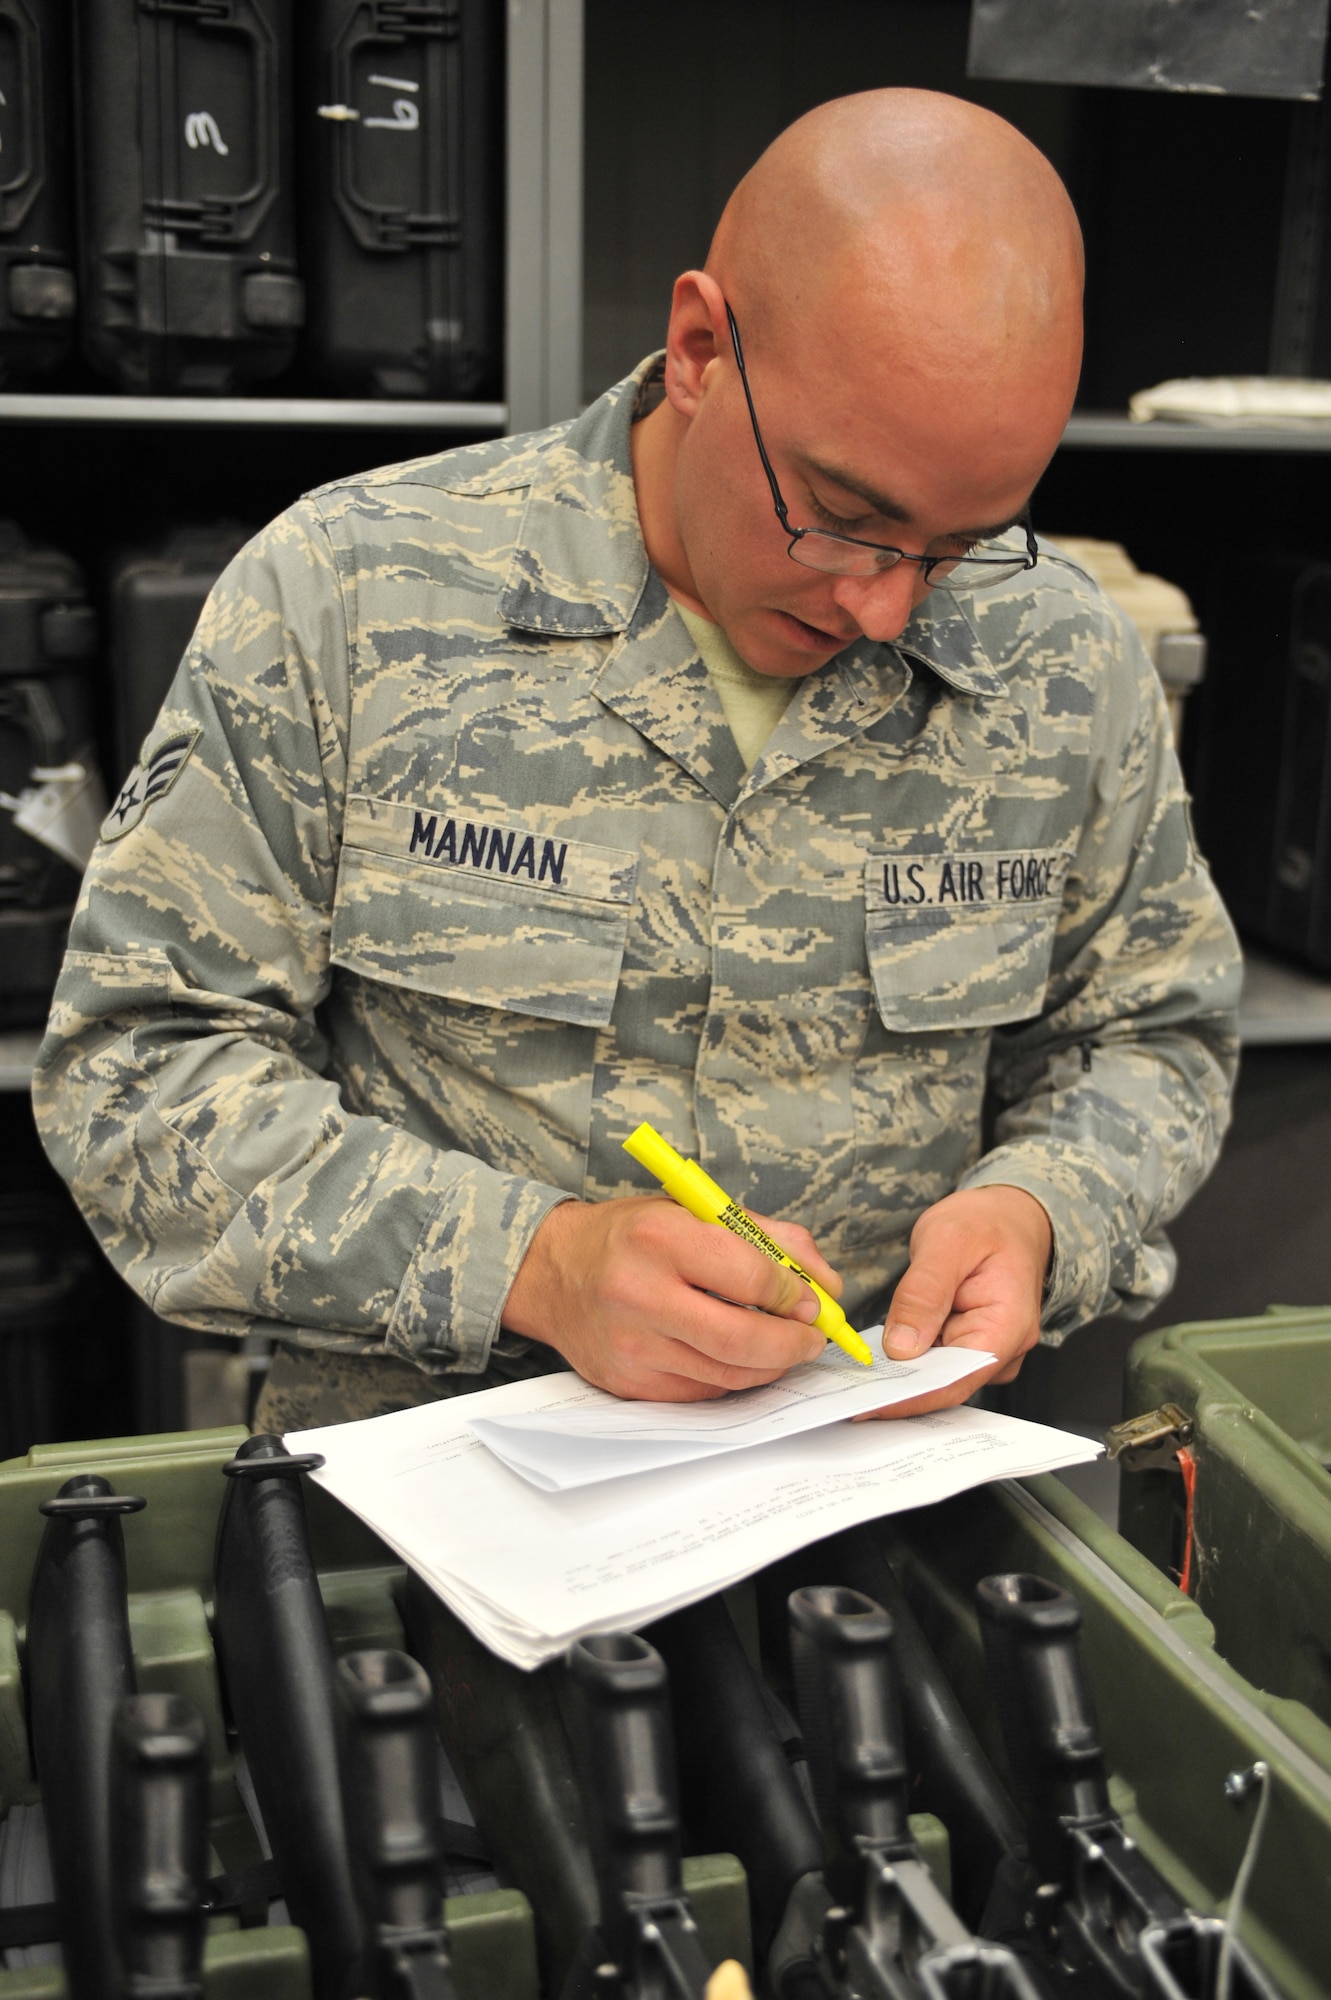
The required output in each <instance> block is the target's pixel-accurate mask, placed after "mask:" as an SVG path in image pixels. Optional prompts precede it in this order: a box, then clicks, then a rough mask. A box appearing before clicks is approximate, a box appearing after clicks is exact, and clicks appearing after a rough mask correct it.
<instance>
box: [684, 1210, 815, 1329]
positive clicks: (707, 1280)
mask: <svg viewBox="0 0 1331 2000" xmlns="http://www.w3.org/2000/svg"><path fill="white" fill-rule="evenodd" d="M680 1220H681V1221H684V1222H687V1223H689V1224H690V1233H689V1234H688V1236H687V1237H686V1238H685V1239H684V1241H683V1243H682V1246H681V1250H682V1254H681V1258H680V1263H679V1270H680V1275H681V1276H682V1277H684V1278H686V1279H687V1280H688V1282H689V1283H690V1284H691V1285H696V1286H697V1287H698V1289H699V1290H700V1291H704V1292H714V1293H716V1294H718V1296H719V1297H721V1298H723V1299H730V1300H731V1301H733V1303H734V1304H736V1305H740V1306H757V1307H758V1308H759V1310H760V1311H762V1312H765V1313H772V1314H774V1315H775V1316H776V1317H777V1318H779V1319H794V1320H799V1321H801V1322H802V1323H803V1324H804V1325H805V1326H808V1325H810V1324H811V1323H812V1322H813V1321H814V1320H815V1319H817V1317H818V1311H819V1307H818V1301H817V1299H816V1298H815V1297H814V1295H813V1293H812V1292H811V1291H810V1289H809V1287H808V1286H807V1285H806V1284H805V1282H804V1280H803V1278H801V1277H798V1276H797V1275H796V1273H795V1272H794V1271H788V1270H787V1269H786V1267H785V1265H784V1264H775V1263H773V1261H772V1259H771V1258H770V1257H765V1256H764V1255H763V1253H762V1251H761V1250H755V1249H754V1247H753V1245H752V1244H751V1243H746V1242H745V1241H744V1240H743V1238H742V1237H739V1236H732V1235H731V1234H730V1231H729V1230H728V1229H718V1228H716V1227H715V1225H714V1224H711V1223H705V1222H693V1221H692V1219H691V1218H686V1217H681V1218H680ZM803 1358H804V1356H803V1355H801V1359H803Z"/></svg>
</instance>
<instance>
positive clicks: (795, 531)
mask: <svg viewBox="0 0 1331 2000" xmlns="http://www.w3.org/2000/svg"><path fill="white" fill-rule="evenodd" d="M726 322H727V324H728V325H729V327H730V340H731V345H732V346H733V347H734V350H735V364H736V366H737V367H738V369H739V379H740V381H741V383H742V384H743V387H744V400H745V402H746V403H747V404H748V406H749V422H750V423H751V424H752V426H753V441H754V443H755V444H756V445H757V447H758V456H759V458H760V459H761V460H762V462H763V471H764V472H765V473H766V474H767V484H768V485H769V486H770V487H771V489H772V504H773V506H774V507H775V508H776V514H777V519H778V520H779V521H780V523H781V525H782V527H783V528H784V529H785V531H786V533H787V534H788V535H791V536H793V537H794V539H795V540H796V541H799V540H801V539H802V537H803V536H804V535H806V534H807V533H808V529H807V528H792V527H791V525H790V516H789V514H788V513H787V511H786V503H785V501H784V499H783V498H782V496H781V488H780V487H779V486H778V485H777V483H776V474H775V472H773V470H772V461H771V459H770V458H769V457H768V456H767V447H766V445H765V444H764V443H763V434H762V432H761V431H760V430H759V428H758V412H757V411H756V410H755V409H754V407H753V391H752V390H751V389H750V387H749V377H748V373H747V371H746V370H745V367H744V349H743V347H742V346H741V344H740V337H739V327H738V326H737V325H736V323H735V315H734V313H733V312H732V311H731V310H730V302H729V300H727V301H726ZM1018 518H1019V519H1020V522H1021V525H1022V527H1023V528H1025V530H1026V554H1027V556H1028V557H1029V559H1030V563H1029V566H1030V568H1031V569H1034V568H1035V565H1036V563H1037V562H1038V561H1039V560H1040V550H1039V547H1038V545H1037V543H1036V540H1035V529H1034V527H1033V526H1032V525H1031V510H1030V508H1029V507H1026V508H1024V509H1023V511H1022V513H1021V514H1020V516H1019V517H1018ZM839 539H841V540H844V541H848V542H850V541H855V540H856V539H857V537H855V536H853V535H845V536H842V537H840V538H839ZM864 546H865V547H866V548H873V547H875V546H876V544H874V543H872V542H866V543H865V545H864ZM897 554H901V551H900V550H898V551H897ZM907 560H909V561H912V562H917V561H920V560H924V561H928V560H929V558H927V557H926V558H920V557H917V556H912V557H909V558H907Z"/></svg>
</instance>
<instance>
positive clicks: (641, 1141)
mask: <svg viewBox="0 0 1331 2000" xmlns="http://www.w3.org/2000/svg"><path fill="white" fill-rule="evenodd" d="M624 1151H625V1152H626V1153H627V1154H628V1155H629V1156H630V1158H631V1159H635V1160H636V1161H637V1162H638V1165H639V1166H640V1167H646V1169H647V1171H648V1173H649V1174H652V1175H654V1176H655V1178H656V1179H657V1180H658V1181H666V1180H673V1179H674V1178H675V1176H676V1175H677V1174H678V1173H679V1171H680V1169H681V1168H682V1167H683V1166H685V1165H686V1162H685V1161H684V1159H683V1158H682V1157H681V1156H680V1154H678V1153H677V1152H676V1151H675V1149H674V1147H673V1146H672V1145H670V1144H669V1142H668V1141H667V1140H665V1139H663V1138H662V1137H661V1134H660V1133H659V1132H657V1131H654V1130H653V1128H652V1127H651V1126H650V1125H639V1127H638V1129H637V1131H636V1132H631V1133H630V1134H629V1136H628V1138H627V1139H625V1141H624Z"/></svg>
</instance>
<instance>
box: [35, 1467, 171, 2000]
mask: <svg viewBox="0 0 1331 2000" xmlns="http://www.w3.org/2000/svg"><path fill="white" fill-rule="evenodd" d="M144 1504H145V1503H144V1502H143V1501H142V1500H141V1499H139V1498H138V1497H137V1496H136V1495H134V1494H131V1493H117V1492H116V1491H115V1489H114V1487H113V1486H112V1485H111V1483H110V1481H109V1480H107V1479H103V1478H101V1477H100V1475H99V1474H97V1473H80V1474H78V1475H77V1476H76V1477H75V1478H73V1479H67V1480H66V1481H65V1483H64V1485H63V1486H62V1487H61V1488H60V1491H59V1493H58V1494H57V1495H56V1497H55V1498H54V1499H53V1500H45V1501H43V1502H42V1504H41V1512H42V1513H43V1514H45V1515H46V1516H47V1522H46V1531H45V1533H44V1534H43V1536H42V1543H41V1548H40V1549H39V1551H38V1554H37V1562H36V1566H35V1568H34V1570H33V1575H32V1598H31V1603H30V1606H29V1610H28V1643H27V1696H28V1714H29V1716H30V1718H31V1726H32V1747H33V1755H34V1758H35V1761H36V1765H37V1778H38V1782H39V1783H40V1785H41V1789H42V1804H43V1807H44V1809H45V1814H46V1838H47V1842H48V1844H49V1847H50V1853H51V1872H52V1875H53V1877H54V1879H55V1891H56V1901H57V1903H58V1904H59V1907H60V1941H61V1944H62V1945H63V1947H64V1954H65V1977H66V1979H67V1981H68V1985H69V1993H70V2000H120V1980H119V1976H118V1972H117V1968H116V1950H115V1930H114V1921H113V1916H112V1907H111V1818H110V1771H111V1730H112V1724H113V1722H114V1719H115V1712H116V1708H117V1705H118V1704H119V1702H120V1701H121V1700H122V1699H123V1698H124V1697H125V1696H126V1695H132V1694H133V1693H134V1658H133V1654H132V1653H131V1651H130V1641H129V1599H128V1590H127V1584H126V1576H125V1544H124V1537H123V1535H122V1533H121V1528H120V1518H119V1517H120V1516H121V1515H122V1514H132V1513H137V1512H138V1510H139V1509H140V1508H141V1507H142V1506H143V1505H144Z"/></svg>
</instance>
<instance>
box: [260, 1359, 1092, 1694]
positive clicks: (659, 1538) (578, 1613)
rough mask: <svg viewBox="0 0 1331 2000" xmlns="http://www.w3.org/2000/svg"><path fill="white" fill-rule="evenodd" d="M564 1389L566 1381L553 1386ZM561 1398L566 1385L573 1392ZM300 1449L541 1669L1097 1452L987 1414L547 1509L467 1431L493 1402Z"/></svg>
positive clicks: (328, 1483) (666, 1470) (755, 1455)
mask: <svg viewBox="0 0 1331 2000" xmlns="http://www.w3.org/2000/svg"><path fill="white" fill-rule="evenodd" d="M546 1379H547V1380H548V1381H556V1382H557V1381H558V1380H559V1378H558V1377H548V1378H546ZM566 1386H567V1385H566ZM502 1393H503V1391H496V1390H490V1391H487V1392H485V1393H484V1394H483V1395H481V1396H476V1397H472V1396H459V1397H450V1398H449V1399H448V1400H447V1401H445V1402H439V1403H427V1404H425V1405H423V1406H422V1407H421V1408H419V1409H411V1410H398V1411H395V1412H394V1413H393V1414H392V1415H390V1416H386V1417H371V1418H368V1419H366V1420H365V1421H364V1422H361V1423H352V1424H338V1425H335V1426H332V1427H329V1428H326V1429H320V1430H311V1431H299V1432H293V1433H292V1434H291V1435H290V1436H288V1438H287V1440H286V1441H287V1444H288V1446H289V1447H290V1449H291V1450H292V1451H297V1452H303V1451H317V1452H322V1453H323V1454H324V1457H325V1460H326V1463H325V1465H324V1467H323V1469H322V1471H319V1472H316V1473H314V1474H313V1477H314V1478H315V1479H316V1480H317V1481H318V1482H319V1484H320V1485H321V1486H324V1487H326V1488H327V1489H328V1491H329V1492H330V1493H332V1494H333V1495H335V1497H336V1498H337V1499H339V1500H340V1501H342V1502H343V1504H344V1505H345V1506H347V1507H349V1508H350V1509H351V1511H352V1512H353V1513H355V1514H358V1515H359V1516H360V1517H361V1519H362V1520H363V1521H365V1522H366V1523H367V1524H368V1526H369V1527H371V1528H372V1529H373V1530H374V1531H375V1533H376V1534H378V1535H379V1536H380V1537H381V1538H382V1539H383V1540H384V1541H385V1542H386V1543H387V1544H388V1545H389V1546H390V1547H391V1548H392V1549H394V1550H395V1551H396V1552H397V1554H398V1555H399V1556H400V1557H401V1559H402V1561H403V1562H405V1563H408V1564H410V1566H411V1567H412V1568H413V1569H414V1570H416V1571H417V1572H418V1573H419V1575H420V1576H421V1577H422V1579H423V1580H424V1582H425V1583H426V1584H428V1585H429V1587H430V1588H431V1589H433V1590H435V1591H437V1592H438V1594H439V1596H440V1597H442V1598H443V1599H444V1601H445V1603H447V1604H448V1605H449V1606H450V1607H451V1608H452V1610H453V1611H454V1612H455V1613H456V1614H457V1616H458V1617H459V1618H460V1619H462V1620H463V1622H464V1623H465V1624H466V1625H468V1626H469V1627H470V1628H471V1630H472V1631H473V1632H474V1633H475V1634H476V1636H477V1637H478V1638H479V1639H480V1640H482V1641H483V1643H484V1644H485V1645H487V1646H489V1647H490V1648H491V1650H492V1651H493V1652H496V1653H498V1654H499V1655H500V1657H501V1658H503V1659H505V1660H510V1661H512V1662H513V1664H514V1665H515V1666H519V1667H524V1668H531V1667H536V1666H539V1665H540V1664H541V1662H542V1661H544V1660H548V1659H552V1658H554V1657H555V1655H557V1654H559V1653H562V1652H563V1651H564V1649H565V1648H566V1647H567V1646H568V1645H569V1644H570V1642H571V1641H572V1640H573V1639H575V1638H579V1637H581V1636H582V1635H583V1634H584V1633H587V1632H598V1631H609V1630H614V1629H620V1628H627V1629H629V1630H636V1629H638V1628H639V1627H641V1626H643V1625H648V1624H650V1623H651V1622H652V1620H653V1619H656V1618H661V1617H664V1616H665V1614H666V1613H667V1612H669V1611H675V1610H677V1609H679V1608H680V1607H681V1606H682V1605H685V1604H693V1603H696V1602H697V1600H698V1599H699V1598H702V1597H709V1596H711V1595H712V1593H713V1592H714V1591H718V1590H724V1589H725V1588H727V1586H729V1585H730V1584H733V1583H737V1582H739V1581H740V1579H741V1578H742V1577H746V1576H751V1575H752V1574H753V1573H754V1571H755V1570H759V1569H762V1568H764V1567H765V1566H766V1565H767V1564H768V1563H771V1562H775V1561H777V1560H778V1558H780V1557H781V1556H785V1555H789V1554H790V1553H791V1552H792V1550H795V1549H798V1548H802V1547H804V1545H805V1544H806V1543H808V1542H814V1541H818V1540H820V1539H821V1538H822V1537H823V1536H825V1535H832V1534H836V1533H837V1532H838V1531H839V1530H841V1529H843V1528H849V1527H853V1526H855V1525H856V1524H857V1523H859V1522H862V1521H871V1520H874V1519H876V1518H877V1517H878V1516H880V1515H883V1514H893V1513H896V1512H898V1511H899V1510H900V1509H902V1508H905V1507H921V1506H925V1505H927V1504H929V1503H930V1502H932V1501H936V1500H945V1499H947V1498H949V1497H950V1496H951V1495H952V1494H954V1493H960V1492H962V1491H964V1490H965V1489H966V1488H967V1487H971V1486H978V1485H982V1484H983V1483H984V1482H985V1481H986V1480H990V1479H1010V1478H1016V1477H1020V1476H1021V1475H1023V1474H1027V1473H1033V1472H1056V1471H1058V1470H1059V1468H1060V1467H1062V1466H1067V1465H1077V1464H1081V1463H1083V1462H1084V1461H1085V1460H1087V1459H1092V1458H1094V1457H1096V1455H1097V1454H1098V1452H1099V1450H1100V1446H1099V1445H1097V1444H1094V1443H1092V1442H1091V1441H1090V1440H1088V1439H1086V1438H1082V1437H1075V1436H1072V1435H1070V1434H1068V1433H1066V1432H1062V1431H1055V1430H1048V1429H1045V1428H1044V1427H1043V1426H1042V1425H1039V1424H1028V1423H1023V1422H1020V1421H1019V1420H1018V1419H1016V1418H1015V1417H1002V1416H997V1415H993V1414H991V1413H990V1412H988V1411H985V1410H972V1409H959V1410H942V1411H939V1412H937V1413H936V1414H934V1415H932V1416H927V1417H906V1418H902V1419H900V1420H897V1421H891V1420H889V1421H886V1422H883V1423H864V1424H852V1423H835V1424H828V1425H825V1426H824V1427H823V1428H822V1429H821V1430H811V1431H804V1432H802V1433H799V1434H797V1435H795V1436H793V1437H776V1438H772V1439H771V1440H769V1442H768V1443H766V1444H758V1445H754V1446H752V1447H751V1448H750V1449H748V1450H745V1451H725V1452H720V1453H717V1454H715V1455H709V1456H706V1457H703V1458H698V1459H694V1460H693V1461H692V1462H691V1463H688V1464H684V1465H675V1466H665V1467H662V1468H660V1469H658V1470H656V1471H650V1472H638V1473H633V1474H630V1475H628V1476H626V1477H622V1478H619V1479H616V1480H614V1481H612V1482H606V1481H603V1482H598V1483H597V1484H595V1485H590V1486H580V1487H574V1488H573V1489H572V1490H570V1491H567V1492H543V1491H541V1490H540V1489H539V1488H538V1487H536V1486H533V1485H532V1484H531V1483H530V1482H529V1481H528V1480H526V1479H524V1478H520V1477H519V1476H518V1474H517V1473H515V1472H513V1471H511V1470H510V1469H509V1467H508V1466H506V1465H504V1464H502V1463H501V1462H500V1460H499V1459H498V1458H497V1457H496V1456H495V1455H494V1453H493V1452H491V1451H489V1450H488V1449H487V1448H486V1447H485V1446H484V1445H483V1444H482V1443H481V1441H480V1439H479V1438H478V1437H477V1436H476V1435H475V1433H474V1431H473V1430H472V1429H471V1416H472V1410H471V1409H469V1407H468V1406H469V1405H471V1406H473V1408H474V1406H476V1405H478V1404H482V1403H484V1402H485V1400H486V1396H487V1395H496V1394H502Z"/></svg>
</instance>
